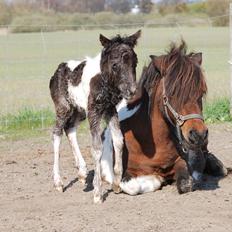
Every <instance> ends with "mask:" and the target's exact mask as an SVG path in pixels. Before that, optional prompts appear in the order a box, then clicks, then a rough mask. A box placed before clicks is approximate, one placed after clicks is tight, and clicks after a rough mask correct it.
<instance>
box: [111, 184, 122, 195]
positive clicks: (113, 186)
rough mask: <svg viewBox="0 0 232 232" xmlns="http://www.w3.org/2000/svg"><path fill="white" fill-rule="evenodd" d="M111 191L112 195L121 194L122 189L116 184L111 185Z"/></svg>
mask: <svg viewBox="0 0 232 232" xmlns="http://www.w3.org/2000/svg"><path fill="white" fill-rule="evenodd" d="M112 189H113V191H114V193H121V192H122V189H121V188H120V186H119V185H116V184H113V185H112Z"/></svg>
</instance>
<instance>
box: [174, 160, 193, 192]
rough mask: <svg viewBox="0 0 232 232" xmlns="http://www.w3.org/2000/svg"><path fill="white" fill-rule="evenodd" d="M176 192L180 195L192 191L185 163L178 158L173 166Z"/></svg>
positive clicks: (191, 179) (190, 178)
mask: <svg viewBox="0 0 232 232" xmlns="http://www.w3.org/2000/svg"><path fill="white" fill-rule="evenodd" d="M174 170H175V177H174V179H175V180H176V186H177V190H178V192H179V193H180V194H182V193H187V192H191V191H192V190H193V178H192V177H191V175H190V174H189V171H188V167H187V164H186V162H185V161H184V160H183V159H181V158H179V159H178V160H177V162H176V163H175V166H174Z"/></svg>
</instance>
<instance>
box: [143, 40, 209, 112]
mask: <svg viewBox="0 0 232 232" xmlns="http://www.w3.org/2000/svg"><path fill="white" fill-rule="evenodd" d="M194 55H196V53H189V54H187V46H186V43H185V42H184V41H183V40H182V42H181V44H180V45H179V46H177V45H176V44H175V43H172V44H171V46H170V49H169V50H168V52H167V54H165V55H162V56H160V57H159V58H160V59H161V62H160V70H157V68H155V67H154V65H153V62H154V61H151V62H150V64H149V65H148V67H144V69H143V72H142V77H141V79H140V81H139V86H140V87H139V88H140V89H144V90H146V91H147V93H148V94H149V96H150V101H153V98H154V93H155V92H156V89H157V86H158V83H159V82H160V80H161V78H164V80H165V90H166V95H167V97H168V98H169V100H170V101H171V103H173V105H174V106H175V108H176V110H180V109H181V108H182V107H183V106H184V105H185V104H186V103H187V102H189V101H196V100H197V99H198V98H199V97H202V96H204V95H205V93H206V92H207V86H206V82H205V78H204V75H203V72H202V69H201V67H200V65H198V64H197V63H196V62H195V61H194V60H193V57H194ZM141 91H142V90H141ZM150 104H151V105H153V104H152V103H150Z"/></svg>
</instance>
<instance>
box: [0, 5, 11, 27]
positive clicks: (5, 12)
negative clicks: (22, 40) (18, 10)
mask: <svg viewBox="0 0 232 232" xmlns="http://www.w3.org/2000/svg"><path fill="white" fill-rule="evenodd" d="M11 20H12V12H11V10H10V8H9V7H8V6H7V5H6V4H5V3H3V2H0V25H8V24H9V23H10V22H11Z"/></svg>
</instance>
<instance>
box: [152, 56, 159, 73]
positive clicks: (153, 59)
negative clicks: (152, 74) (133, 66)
mask: <svg viewBox="0 0 232 232" xmlns="http://www.w3.org/2000/svg"><path fill="white" fill-rule="evenodd" d="M150 58H151V60H152V63H153V65H154V66H155V68H156V69H158V71H159V72H161V66H162V56H154V55H150Z"/></svg>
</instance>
